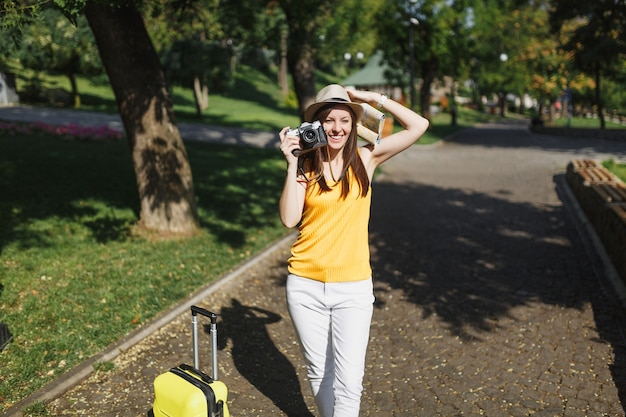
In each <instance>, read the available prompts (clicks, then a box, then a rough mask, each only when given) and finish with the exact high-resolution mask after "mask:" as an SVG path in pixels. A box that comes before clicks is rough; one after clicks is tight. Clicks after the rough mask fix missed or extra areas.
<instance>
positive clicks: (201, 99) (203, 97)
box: [193, 75, 209, 117]
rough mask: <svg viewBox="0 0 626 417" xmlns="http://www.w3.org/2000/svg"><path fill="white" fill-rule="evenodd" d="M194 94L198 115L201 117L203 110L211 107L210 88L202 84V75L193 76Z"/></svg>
mask: <svg viewBox="0 0 626 417" xmlns="http://www.w3.org/2000/svg"><path fill="white" fill-rule="evenodd" d="M193 94H194V97H195V99H196V116H198V117H201V116H202V111H203V110H205V109H206V108H207V107H209V88H208V87H207V86H206V85H203V84H202V81H200V77H198V76H197V75H196V76H195V77H193Z"/></svg>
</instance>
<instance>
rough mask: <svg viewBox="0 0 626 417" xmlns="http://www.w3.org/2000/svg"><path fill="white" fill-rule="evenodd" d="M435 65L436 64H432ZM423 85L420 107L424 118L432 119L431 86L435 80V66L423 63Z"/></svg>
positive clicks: (421, 87) (420, 92)
mask: <svg viewBox="0 0 626 417" xmlns="http://www.w3.org/2000/svg"><path fill="white" fill-rule="evenodd" d="M432 65H433V66H434V65H435V64H432ZM422 68H423V70H422V72H421V75H422V85H421V86H420V91H419V95H420V107H421V110H422V116H424V118H426V119H428V120H432V114H431V112H430V99H431V94H430V87H431V86H432V84H433V81H434V80H435V70H434V68H433V67H431V66H424V65H423V64H422Z"/></svg>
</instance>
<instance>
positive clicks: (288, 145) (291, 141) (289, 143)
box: [278, 127, 300, 164]
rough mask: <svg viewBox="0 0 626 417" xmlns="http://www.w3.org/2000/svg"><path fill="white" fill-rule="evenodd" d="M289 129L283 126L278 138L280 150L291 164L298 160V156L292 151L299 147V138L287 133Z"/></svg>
mask: <svg viewBox="0 0 626 417" xmlns="http://www.w3.org/2000/svg"><path fill="white" fill-rule="evenodd" d="M289 130H290V129H289V127H284V128H283V130H281V131H280V133H279V134H278V137H279V138H280V151H281V152H282V153H283V155H285V159H286V160H287V163H289V164H291V163H294V162H297V161H298V157H297V156H295V155H294V154H293V151H295V150H296V149H300V138H299V137H298V136H294V135H287V132H288V131H289Z"/></svg>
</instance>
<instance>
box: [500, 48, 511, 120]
mask: <svg viewBox="0 0 626 417" xmlns="http://www.w3.org/2000/svg"><path fill="white" fill-rule="evenodd" d="M508 59H509V56H508V55H507V54H505V53H504V52H503V53H501V54H500V62H502V64H504V63H505V62H506V61H507V60H508ZM499 99H500V117H505V116H506V113H505V110H506V91H505V89H504V81H503V82H502V88H501V90H500V94H499Z"/></svg>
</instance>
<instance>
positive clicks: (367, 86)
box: [341, 51, 404, 102]
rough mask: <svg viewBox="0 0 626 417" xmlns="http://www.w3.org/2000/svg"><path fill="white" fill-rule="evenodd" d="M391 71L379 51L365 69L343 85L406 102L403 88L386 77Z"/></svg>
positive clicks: (346, 80)
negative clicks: (387, 72) (375, 92)
mask: <svg viewBox="0 0 626 417" xmlns="http://www.w3.org/2000/svg"><path fill="white" fill-rule="evenodd" d="M389 70H390V68H389V66H388V65H387V64H386V63H385V62H384V60H383V53H382V51H377V52H376V53H375V54H373V55H372V56H371V57H370V59H369V60H368V61H367V63H366V64H365V66H364V67H363V68H361V69H360V70H359V71H357V72H355V73H354V74H352V75H351V76H349V77H348V78H346V79H345V80H343V81H342V82H341V84H342V85H343V86H344V87H347V88H349V87H354V88H358V89H359V90H370V91H377V92H379V93H383V94H386V95H387V96H389V97H391V98H393V99H394V100H396V101H400V102H404V97H403V95H402V88H400V87H399V86H395V85H392V84H391V83H390V82H389V80H387V78H386V76H385V72H386V71H389Z"/></svg>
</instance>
